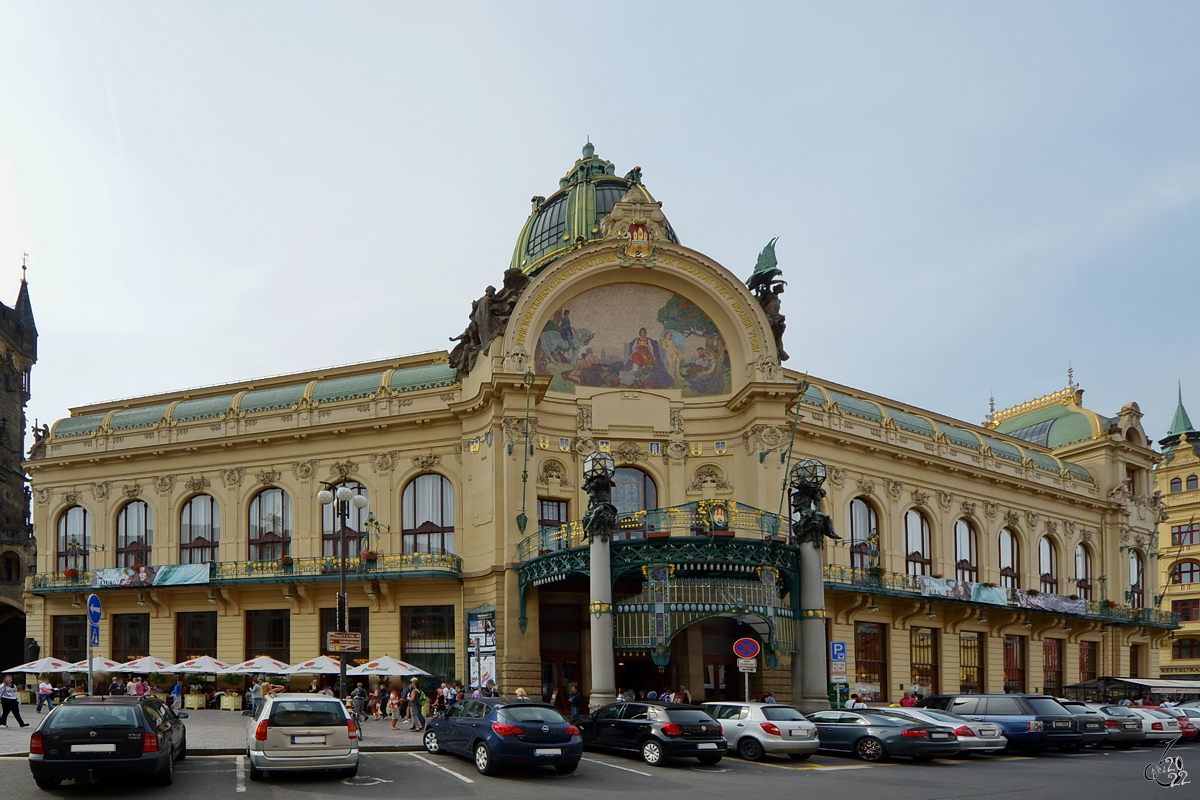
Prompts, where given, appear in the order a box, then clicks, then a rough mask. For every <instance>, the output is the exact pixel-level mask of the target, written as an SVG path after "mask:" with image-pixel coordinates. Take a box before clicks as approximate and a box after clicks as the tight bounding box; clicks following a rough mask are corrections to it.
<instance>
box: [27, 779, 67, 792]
mask: <svg viewBox="0 0 1200 800" xmlns="http://www.w3.org/2000/svg"><path fill="white" fill-rule="evenodd" d="M33 782H34V783H36V784H37V786H38V788H39V789H46V790H50V789H57V788H58V785H59V784H60V783H62V778H34V779H33Z"/></svg>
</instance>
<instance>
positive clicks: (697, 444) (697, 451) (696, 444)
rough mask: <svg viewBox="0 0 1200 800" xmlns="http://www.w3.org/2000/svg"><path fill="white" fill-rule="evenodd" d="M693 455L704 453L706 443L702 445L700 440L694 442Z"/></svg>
mask: <svg viewBox="0 0 1200 800" xmlns="http://www.w3.org/2000/svg"><path fill="white" fill-rule="evenodd" d="M692 455H694V456H702V455H704V445H702V444H701V443H700V442H692Z"/></svg>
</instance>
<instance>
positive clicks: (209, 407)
mask: <svg viewBox="0 0 1200 800" xmlns="http://www.w3.org/2000/svg"><path fill="white" fill-rule="evenodd" d="M235 397H237V395H235V394H223V395H221V396H220V397H201V398H198V399H196V400H181V401H180V402H179V404H178V405H176V406H175V408H174V409H173V410H172V411H171V420H172V421H174V422H191V421H193V420H198V419H217V418H218V417H220V416H221V415H222V414H224V413H225V412H226V411H228V410H229V407H230V406H231V405H233V398H235Z"/></svg>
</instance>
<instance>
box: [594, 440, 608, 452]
mask: <svg viewBox="0 0 1200 800" xmlns="http://www.w3.org/2000/svg"><path fill="white" fill-rule="evenodd" d="M596 449H597V450H599V451H600V452H601V453H608V452H611V451H612V442H610V441H609V440H608V439H601V440H600V441H598V442H596Z"/></svg>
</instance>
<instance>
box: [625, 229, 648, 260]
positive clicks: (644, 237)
mask: <svg viewBox="0 0 1200 800" xmlns="http://www.w3.org/2000/svg"><path fill="white" fill-rule="evenodd" d="M628 233H629V244H627V245H625V255H627V256H629V257H630V258H632V259H643V258H645V257H646V256H648V255H650V229H649V228H648V227H646V224H645V223H644V222H631V223H630V224H629V229H628Z"/></svg>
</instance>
